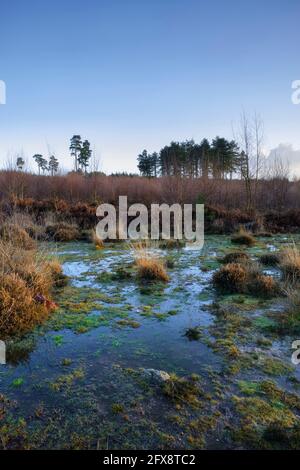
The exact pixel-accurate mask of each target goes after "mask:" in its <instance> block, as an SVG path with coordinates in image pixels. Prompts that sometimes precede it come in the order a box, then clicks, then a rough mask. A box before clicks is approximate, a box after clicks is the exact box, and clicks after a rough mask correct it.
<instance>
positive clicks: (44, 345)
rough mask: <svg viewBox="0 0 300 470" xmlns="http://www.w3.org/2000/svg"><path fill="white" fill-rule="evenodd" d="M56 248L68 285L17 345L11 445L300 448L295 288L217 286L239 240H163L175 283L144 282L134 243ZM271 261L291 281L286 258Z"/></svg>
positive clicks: (1, 433) (270, 243) (1, 409)
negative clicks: (285, 318)
mask: <svg viewBox="0 0 300 470" xmlns="http://www.w3.org/2000/svg"><path fill="white" fill-rule="evenodd" d="M292 240H294V241H295V242H296V243H298V242H299V241H300V237H299V236H295V235H293V238H291V237H289V236H287V235H275V236H272V238H258V239H257V242H256V243H255V244H254V245H253V246H248V247H246V248H243V251H244V252H246V253H247V254H248V255H249V257H250V258H251V259H253V260H259V258H260V257H261V255H265V254H267V253H270V254H271V253H272V254H274V253H276V252H277V251H279V250H280V249H281V247H283V246H285V245H286V244H288V243H291V242H292ZM46 249H47V252H53V253H54V254H55V256H56V257H58V259H59V260H60V261H61V263H62V266H63V272H64V273H65V274H66V275H67V276H68V277H69V284H68V285H67V286H65V287H63V288H62V289H60V290H59V291H57V293H56V295H55V298H54V300H55V302H56V303H57V304H58V306H59V308H58V309H57V310H56V311H54V312H53V313H52V315H51V316H50V317H49V319H48V320H47V321H46V322H45V323H44V324H43V325H42V326H38V327H36V328H35V330H34V331H33V332H31V333H28V334H26V335H25V336H22V337H20V338H13V339H10V340H9V341H8V344H7V348H8V351H7V357H8V364H7V365H6V366H1V369H0V390H1V394H0V447H1V448H6V449H10V448H12V449H16V448H26V449H27V448H28V449H32V448H33V449H38V448H43V449H56V448H58V449H62V448H72V449H82V448H83V449H85V448H87V449H138V448H141V449H150V448H151V449H194V448H207V449H238V448H254V449H260V448H271V449H272V448H273V449H279V448H299V447H300V420H299V413H300V395H299V390H300V389H299V386H300V366H298V367H297V366H295V365H293V364H292V362H291V356H292V353H293V350H292V342H293V341H294V340H296V339H298V336H299V335H300V329H299V335H298V336H297V333H296V332H297V329H294V331H293V333H292V335H288V334H287V333H286V332H285V331H280V328H277V318H279V317H280V315H281V313H282V312H283V311H284V309H285V308H286V305H285V304H286V299H285V298H284V297H283V296H276V297H272V298H265V297H263V296H261V295H260V296H259V297H256V296H255V295H254V294H253V293H252V294H251V295H250V294H247V293H246V294H245V293H242V294H240V293H236V294H235V293H233V294H226V293H220V292H218V291H217V290H216V289H215V287H214V285H213V282H212V280H213V275H214V273H215V272H216V270H218V269H220V268H221V267H222V263H221V260H222V258H224V256H225V255H226V254H228V253H231V252H232V251H234V250H236V249H237V248H236V246H234V245H233V244H232V242H231V239H230V236H222V235H218V236H206V240H205V245H204V248H203V249H202V250H193V249H190V248H189V247H179V248H174V249H158V248H154V249H153V252H154V254H157V255H159V256H160V258H161V259H164V260H165V261H166V264H167V266H168V268H167V273H168V278H169V280H168V282H145V281H143V279H140V278H139V277H138V275H137V272H136V268H135V267H134V265H133V261H134V253H133V251H132V247H130V246H129V245H128V244H125V243H124V244H118V243H116V244H111V245H105V246H104V248H101V249H95V246H94V245H93V244H91V243H86V242H76V243H75V242H70V243H57V244H54V243H50V242H48V243H47V244H46ZM238 249H240V248H238ZM261 269H262V271H263V272H265V273H267V274H269V275H272V276H273V277H274V279H275V280H276V279H279V278H280V275H281V273H280V271H279V269H278V267H276V265H275V266H262V267H261ZM299 337H300V336H299ZM158 371H163V372H158Z"/></svg>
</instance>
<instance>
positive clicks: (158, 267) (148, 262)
mask: <svg viewBox="0 0 300 470" xmlns="http://www.w3.org/2000/svg"><path fill="white" fill-rule="evenodd" d="M136 266H137V269H138V277H139V278H140V279H142V280H144V281H163V282H168V281H169V276H168V274H167V272H166V269H165V266H164V263H163V262H162V261H161V260H159V259H156V258H150V257H141V258H137V259H136Z"/></svg>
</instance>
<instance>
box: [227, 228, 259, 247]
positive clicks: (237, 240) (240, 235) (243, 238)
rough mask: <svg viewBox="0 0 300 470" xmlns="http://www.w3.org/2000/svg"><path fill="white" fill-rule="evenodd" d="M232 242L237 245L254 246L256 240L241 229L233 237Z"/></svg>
mask: <svg viewBox="0 0 300 470" xmlns="http://www.w3.org/2000/svg"><path fill="white" fill-rule="evenodd" d="M231 242H232V243H234V244H236V245H246V246H253V245H254V244H255V243H256V240H255V238H254V236H253V235H252V234H251V233H250V232H247V230H245V229H244V228H243V227H240V229H239V231H238V232H237V233H236V234H234V235H233V236H232V237H231Z"/></svg>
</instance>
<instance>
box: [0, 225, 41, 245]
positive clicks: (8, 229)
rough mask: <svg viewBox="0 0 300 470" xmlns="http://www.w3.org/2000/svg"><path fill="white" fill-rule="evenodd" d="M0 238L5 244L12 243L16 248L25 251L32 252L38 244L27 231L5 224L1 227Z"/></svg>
mask: <svg viewBox="0 0 300 470" xmlns="http://www.w3.org/2000/svg"><path fill="white" fill-rule="evenodd" d="M0 238H1V240H2V241H4V242H11V243H13V245H14V246H16V247H19V248H23V249H24V250H32V249H34V248H35V246H36V243H35V241H34V240H33V239H32V238H31V237H30V235H29V234H28V233H27V232H26V230H25V229H23V228H22V227H19V226H18V225H16V224H11V223H5V224H3V225H2V226H1V227H0Z"/></svg>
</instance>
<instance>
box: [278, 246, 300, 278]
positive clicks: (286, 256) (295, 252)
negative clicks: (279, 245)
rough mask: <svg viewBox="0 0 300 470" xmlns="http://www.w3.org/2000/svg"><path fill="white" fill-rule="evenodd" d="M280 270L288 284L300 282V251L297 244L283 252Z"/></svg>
mask: <svg viewBox="0 0 300 470" xmlns="http://www.w3.org/2000/svg"><path fill="white" fill-rule="evenodd" d="M280 269H281V271H282V276H283V279H284V280H285V281H287V282H288V283H290V284H291V283H292V284H295V283H297V282H299V281H300V251H299V249H298V248H297V246H296V245H295V244H293V246H291V247H288V248H285V249H284V250H283V251H282V252H281V254H280Z"/></svg>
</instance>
